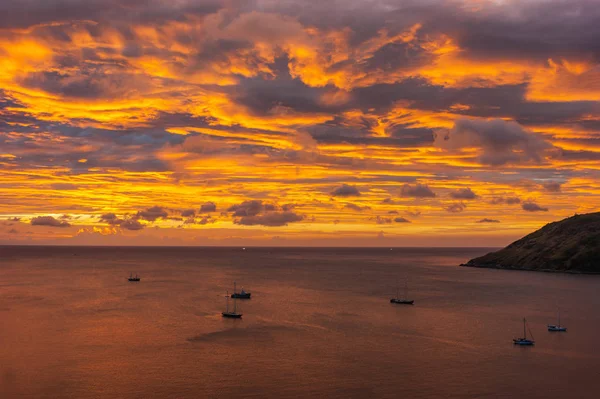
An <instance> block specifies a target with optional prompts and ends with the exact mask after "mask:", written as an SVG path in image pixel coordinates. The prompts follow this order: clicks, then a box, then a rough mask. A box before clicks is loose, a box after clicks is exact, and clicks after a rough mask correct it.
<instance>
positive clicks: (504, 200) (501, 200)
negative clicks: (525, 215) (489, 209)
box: [490, 197, 521, 205]
mask: <svg viewBox="0 0 600 399" xmlns="http://www.w3.org/2000/svg"><path fill="white" fill-rule="evenodd" d="M490 203H491V204H492V205H497V204H507V205H514V204H520V203H521V199H520V198H519V197H494V198H492V200H491V201H490Z"/></svg>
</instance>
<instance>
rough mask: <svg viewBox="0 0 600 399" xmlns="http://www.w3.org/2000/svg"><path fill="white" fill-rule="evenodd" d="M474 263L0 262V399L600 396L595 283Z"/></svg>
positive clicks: (417, 254) (198, 253) (104, 258)
mask: <svg viewBox="0 0 600 399" xmlns="http://www.w3.org/2000/svg"><path fill="white" fill-rule="evenodd" d="M485 252H487V251H486V250H485V249H394V250H393V251H390V250H389V249H274V248H272V249H266V248H263V249H257V248H248V249H247V250H246V251H243V250H242V249H241V248H212V249H210V248H208V249H207V248H202V249H197V248H65V247H63V248H56V247H54V248H41V247H0V397H1V398H166V397H169V398H221V397H244V398H245V397H256V398H263V397H271V398H296V397H316V396H319V397H323V398H370V397H372V398H399V397H404V398H438V397H446V398H479V397H507V398H515V397H527V398H547V397H550V396H559V397H563V398H598V397H600V334H599V333H600V291H599V290H598V288H599V286H600V277H599V276H574V275H561V274H544V273H534V272H518V271H502V270H485V269H471V268H464V267H458V266H457V265H458V264H460V263H461V262H464V261H466V260H468V259H470V258H472V257H474V256H478V255H481V254H483V253H485ZM130 272H134V273H136V272H137V273H139V274H140V275H141V277H142V281H141V282H140V283H129V282H128V281H127V280H126V278H127V277H128V276H129V273H130ZM234 280H235V281H237V282H238V288H239V287H241V286H243V287H244V288H245V289H246V290H248V291H251V292H252V299H251V300H249V301H243V302H242V301H238V304H239V305H240V306H241V310H242V312H243V313H244V317H243V319H242V320H226V319H222V318H221V315H220V312H221V311H223V310H224V308H225V298H224V295H225V292H226V290H230V291H231V289H232V285H233V281H234ZM405 280H406V281H408V286H409V290H410V291H409V295H410V296H411V297H412V298H414V299H415V301H416V302H415V306H412V307H411V306H401V305H400V306H398V305H392V304H390V303H389V298H390V297H391V296H393V295H394V294H395V292H396V284H397V283H396V281H399V284H400V286H401V287H403V286H404V281H405ZM401 291H402V290H401ZM557 306H560V309H561V317H562V321H563V324H564V325H566V326H567V327H568V329H569V331H568V332H567V333H549V332H547V331H546V329H545V326H546V324H548V323H553V322H555V320H556V310H557ZM523 317H527V319H528V321H529V324H530V328H531V331H532V332H533V334H534V337H535V340H536V345H535V347H514V346H513V344H512V338H513V337H516V336H519V335H520V334H522V322H521V320H522V318H523Z"/></svg>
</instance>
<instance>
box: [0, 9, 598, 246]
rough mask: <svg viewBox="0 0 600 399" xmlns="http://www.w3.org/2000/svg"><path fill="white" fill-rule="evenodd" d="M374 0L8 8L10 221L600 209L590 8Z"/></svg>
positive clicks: (556, 214) (488, 216)
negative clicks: (242, 208) (566, 24)
mask: <svg viewBox="0 0 600 399" xmlns="http://www.w3.org/2000/svg"><path fill="white" fill-rule="evenodd" d="M579 2H580V3H581V4H580V5H579V6H580V7H582V9H583V8H585V7H587V6H586V3H585V2H584V1H583V0H580V1H579ZM372 3H373V4H371V6H370V7H369V9H368V10H367V9H365V8H364V7H365V5H364V3H359V2H354V1H350V2H348V4H347V7H346V8H344V9H343V10H342V9H340V8H336V5H335V4H329V3H327V4H325V3H323V4H320V5H318V6H317V5H315V8H314V9H309V8H308V7H303V6H301V3H299V2H298V3H297V4H294V2H293V1H290V2H283V3H281V4H279V3H278V4H275V3H268V2H266V3H264V2H263V3H261V6H260V7H256V8H252V7H250V6H241V5H236V3H235V2H222V3H221V2H214V4H213V3H211V4H210V5H206V6H205V7H197V6H194V4H192V2H190V3H187V2H175V3H173V4H167V3H166V2H165V3H161V2H150V3H148V4H146V5H145V6H142V5H141V4H140V5H133V6H132V5H127V6H126V5H125V4H124V3H123V2H122V1H115V2H114V3H111V5H110V6H106V5H103V6H102V7H101V8H98V9H96V8H94V7H95V6H89V7H90V8H89V9H86V8H85V7H84V8H79V7H81V5H79V4H71V6H70V8H68V9H67V8H65V9H64V10H62V9H60V7H61V6H60V5H59V6H57V7H58V9H57V10H54V11H53V12H46V13H28V12H25V13H24V14H23V15H24V16H23V17H19V18H14V20H10V19H7V18H2V17H0V87H1V88H2V89H1V90H0V165H1V168H0V187H1V188H2V199H3V201H1V202H0V241H1V242H21V241H23V242H52V243H56V242H73V243H90V244H94V243H100V244H101V243H115V242H116V241H115V240H124V242H131V243H135V244H156V243H160V242H161V241H160V240H161V237H167V238H168V239H165V240H166V241H164V242H165V243H174V242H176V243H179V244H198V243H202V244H217V245H220V244H225V245H226V244H228V243H230V244H231V243H235V244H236V245H237V243H240V242H244V241H243V240H248V242H250V243H263V244H264V245H286V244H287V245H293V244H295V243H304V244H310V243H315V242H316V241H315V240H317V241H318V242H320V243H326V242H331V243H332V244H336V245H339V244H342V245H343V244H344V243H354V242H356V241H353V240H356V239H358V238H360V239H362V240H363V241H362V242H363V243H365V244H367V245H385V246H388V245H431V242H430V237H437V238H436V239H440V240H442V241H440V243H443V242H448V243H450V242H452V243H456V242H457V240H458V241H460V240H462V239H464V238H465V237H468V236H469V234H471V236H472V237H476V236H477V237H480V240H479V241H477V242H480V243H482V244H485V245H502V244H504V243H506V241H508V238H507V237H510V238H514V237H516V236H519V235H521V234H523V233H525V232H527V231H529V230H531V229H533V228H536V227H539V225H541V224H543V223H545V222H547V221H550V220H554V219H558V218H560V217H563V216H568V215H570V214H572V213H574V212H589V211H593V210H596V209H597V206H598V204H599V202H600V201H599V199H600V186H599V185H598V183H597V181H598V177H599V175H598V174H599V173H600V162H599V160H600V144H599V143H600V118H599V117H598V115H600V112H599V111H600V84H599V83H598V82H600V72H599V71H600V69H599V68H600V66H599V64H598V61H597V59H596V58H594V43H596V40H595V38H596V39H597V36H594V35H597V34H598V33H599V32H598V29H597V24H594V23H593V20H594V18H593V16H594V15H596V14H594V13H595V12H596V11H594V10H588V11H589V12H587V13H582V14H581V15H580V16H579V17H577V16H574V15H572V14H568V15H567V14H565V12H566V11H565V10H564V9H563V8H561V6H560V4H559V3H558V2H556V5H555V4H554V2H552V1H549V2H546V4H545V5H543V4H541V3H540V4H538V3H532V4H529V5H527V6H525V5H521V4H520V3H519V4H517V3H514V2H486V1H484V2H480V1H477V2H463V3H457V2H445V1H432V2H429V3H428V4H427V5H424V6H422V7H421V8H419V12H413V11H414V10H415V9H413V8H411V6H410V4H409V3H410V2H407V4H397V5H393V6H391V5H390V4H387V3H385V2H372ZM509 3H510V4H509ZM94 4H95V3H94ZM10 7H14V9H13V10H12V11H13V14H14V15H17V14H18V15H20V14H19V13H20V12H23V9H22V7H21V6H17V5H16V3H15V5H13V6H10ZM18 7H21V8H18ZM27 7H31V8H32V9H33V8H36V7H44V4H43V2H42V1H41V0H39V1H37V0H36V1H32V2H30V4H28V5H27ZM390 7H391V8H390ZM540 7H545V8H544V13H542V14H540V13H539V12H538V11H539V8H540ZM0 10H1V8H0ZM25 11H27V10H25ZM444 14H445V15H454V16H455V18H454V19H453V20H448V19H446V18H441V17H440V15H444ZM7 15H8V14H7ZM539 15H543V16H544V17H539ZM74 16H77V17H74ZM82 16H85V17H84V18H82ZM440 18H441V19H440ZM565 18H566V19H568V20H569V21H570V22H572V23H573V24H572V25H570V26H575V27H578V28H577V29H575V28H574V30H563V28H562V27H561V25H560V24H558V25H556V24H555V25H553V24H554V23H555V21H557V20H562V19H565ZM577 18H579V19H577ZM550 26H552V29H551V30H549V29H550ZM534 28H535V29H534ZM565 29H566V28H565ZM538 32H541V33H538ZM543 32H546V33H547V34H549V35H551V36H552V37H551V39H552V40H547V39H548V38H547V37H545V35H543V34H542V33H543ZM594 32H595V33H594ZM540 35H541V36H540ZM346 187H350V189H347V188H346ZM405 187H412V188H413V189H414V188H415V187H426V190H425V189H423V188H421V189H418V190H416V189H415V190H413V191H411V190H408V189H406V188H405ZM548 187H551V188H556V187H558V188H559V189H551V190H549V189H548ZM340 188H343V190H341V191H339V190H338V189H340ZM407 190H408V191H407ZM344 191H347V192H348V193H349V195H344V196H339V195H335V194H333V193H337V192H344ZM407 192H408V193H414V195H412V194H411V195H406V193H407ZM423 192H428V193H431V195H429V194H428V195H426V196H420V195H419V193H423ZM457 193H458V194H457ZM461 193H462V194H461ZM464 193H468V198H466V197H463V194H464ZM464 195H466V194H464ZM457 196H458V197H457ZM507 199H510V200H507ZM517 200H518V201H517ZM248 201H259V202H260V204H261V205H260V206H257V208H256V210H257V211H256V213H253V214H248V215H245V216H244V215H236V212H234V211H230V209H237V208H236V206H239V205H240V204H249V203H250V202H248ZM259 202H256V204H258V203H259ZM203 204H214V207H215V209H214V210H213V209H212V205H211V207H203V206H202V205H203ZM522 204H535V205H537V207H538V208H539V209H548V211H540V212H532V211H527V209H526V208H529V209H534V206H533V205H528V206H527V207H522ZM538 208H535V209H538ZM201 209H204V211H202V210H201ZM208 209H210V211H207V210H208ZM254 211H255V210H252V211H251V213H252V212H254ZM153 212H154V213H156V212H158V213H156V214H159V215H160V216H158V217H156V218H155V217H150V218H148V217H146V216H144V215H153V214H154V213H153ZM38 217H42V219H36V218H38ZM34 220H36V221H37V222H35V223H32V221H34ZM396 220H399V221H400V222H397V221H396ZM404 220H408V221H410V223H408V222H405V221H404ZM481 220H500V222H499V223H496V222H495V223H493V224H487V223H478V222H479V221H481ZM465 226H468V231H466V230H465ZM381 231H383V232H384V237H387V238H385V239H382V238H377V237H378V236H379V233H380V232H381ZM273 236H277V237H278V239H277V240H275V241H273V240H272V239H271V238H272V237H273ZM232 237H238V238H239V239H238V238H235V239H233V238H232ZM61 240H66V241H61ZM69 240H71V241H69ZM127 240H130V241H127ZM173 240H175V241H173ZM240 240H242V241H240ZM328 240H329V241H328ZM444 240H446V241H444ZM453 240H454V241H453Z"/></svg>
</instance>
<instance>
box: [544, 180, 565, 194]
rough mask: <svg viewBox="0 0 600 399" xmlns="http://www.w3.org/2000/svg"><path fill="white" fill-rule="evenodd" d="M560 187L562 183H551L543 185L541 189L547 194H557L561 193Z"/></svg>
mask: <svg viewBox="0 0 600 399" xmlns="http://www.w3.org/2000/svg"><path fill="white" fill-rule="evenodd" d="M561 185H562V183H560V182H556V181H551V182H547V183H543V184H542V187H544V190H546V191H548V192H549V193H559V192H560V191H561Z"/></svg>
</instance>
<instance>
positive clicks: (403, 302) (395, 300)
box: [390, 281, 415, 305]
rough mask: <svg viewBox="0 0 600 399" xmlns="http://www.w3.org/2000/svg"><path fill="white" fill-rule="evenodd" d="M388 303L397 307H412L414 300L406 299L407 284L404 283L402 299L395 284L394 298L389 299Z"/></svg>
mask: <svg viewBox="0 0 600 399" xmlns="http://www.w3.org/2000/svg"><path fill="white" fill-rule="evenodd" d="M390 303H396V304H399V305H412V304H414V303H415V301H414V299H408V282H406V281H405V282H404V298H400V295H399V289H398V284H397V283H396V297H395V298H392V299H390Z"/></svg>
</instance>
